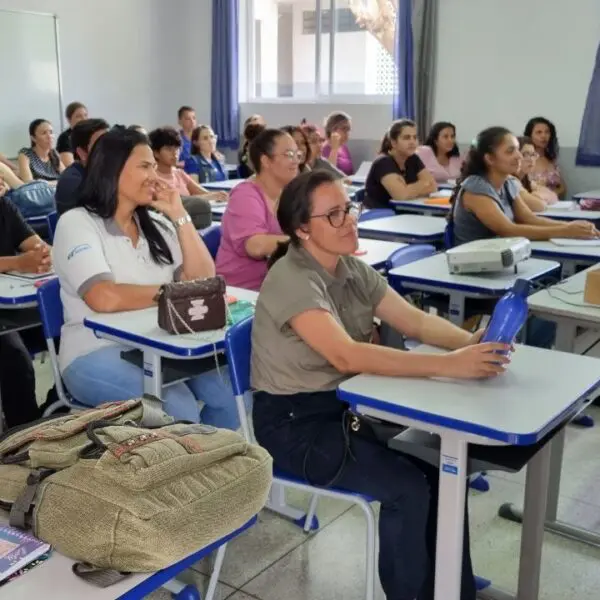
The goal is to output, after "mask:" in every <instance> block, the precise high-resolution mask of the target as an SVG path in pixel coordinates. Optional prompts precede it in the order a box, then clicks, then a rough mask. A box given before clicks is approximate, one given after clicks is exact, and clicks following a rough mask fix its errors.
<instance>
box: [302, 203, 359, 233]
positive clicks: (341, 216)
mask: <svg viewBox="0 0 600 600" xmlns="http://www.w3.org/2000/svg"><path fill="white" fill-rule="evenodd" d="M362 211H363V207H362V204H360V203H358V202H348V204H346V206H345V207H344V208H335V209H334V210H332V211H329V212H328V213H324V214H322V215H311V216H310V218H311V219H317V218H321V217H327V220H328V221H329V224H330V225H331V226H332V227H335V228H336V229H339V228H340V227H342V226H343V225H344V223H345V222H346V217H347V216H348V215H350V216H352V217H354V218H355V219H357V220H358V218H359V217H360V215H361V213H362Z"/></svg>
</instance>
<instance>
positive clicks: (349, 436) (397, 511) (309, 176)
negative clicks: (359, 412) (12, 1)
mask: <svg viewBox="0 0 600 600" xmlns="http://www.w3.org/2000/svg"><path fill="white" fill-rule="evenodd" d="M359 214H360V206H359V205H356V204H354V203H350V202H348V196H347V194H346V192H345V190H344V187H343V185H342V184H341V183H340V182H339V181H338V180H336V179H335V178H334V176H333V175H331V174H330V173H328V172H326V171H311V172H308V173H302V174H300V175H299V176H298V177H296V178H295V179H294V180H293V181H292V182H291V183H289V184H288V185H287V186H286V187H285V189H284V190H283V193H282V195H281V199H280V202H279V206H278V208H277V218H278V220H279V224H280V225H281V229H282V231H283V232H284V234H286V235H288V236H289V238H290V240H289V243H288V244H285V245H281V246H280V248H279V251H278V252H277V254H276V255H274V256H273V257H272V260H271V262H272V266H271V268H270V270H269V272H268V274H267V276H266V278H265V281H264V283H263V285H262V288H261V290H260V294H259V296H258V301H257V304H256V312H255V317H254V325H253V331H252V387H253V389H255V390H256V392H255V395H254V408H253V422H254V431H255V434H256V439H257V440H258V442H259V443H260V444H261V445H262V446H264V447H265V448H266V449H267V450H268V451H269V453H270V454H271V455H272V456H273V460H274V462H275V465H276V466H277V468H279V469H281V470H282V471H284V472H286V473H290V474H291V475H293V476H295V477H299V478H302V479H303V480H305V481H308V482H310V483H312V484H314V485H320V486H325V487H330V486H335V487H338V488H341V489H345V490H349V491H353V492H358V493H361V494H366V495H368V496H371V497H372V498H374V499H375V500H378V501H379V502H380V503H381V512H380V516H379V576H380V580H381V585H382V587H383V590H384V592H385V595H386V598H388V599H389V600H414V599H415V598H419V599H423V600H432V599H433V583H434V571H433V562H434V560H435V540H436V519H437V500H438V470H437V469H436V468H435V467H432V466H430V465H428V464H426V463H423V462H421V461H419V460H417V459H414V458H413V457H410V456H407V455H404V454H402V453H400V452H396V451H393V450H390V449H388V448H387V446H386V442H387V440H385V439H383V440H382V439H381V438H380V437H378V436H377V435H376V434H375V432H374V431H373V430H372V429H371V426H370V424H369V423H368V422H365V421H361V423H360V427H359V430H358V431H355V430H354V429H353V428H351V427H350V426H349V425H350V421H351V420H352V418H353V417H352V415H351V414H350V413H349V412H348V406H347V405H345V404H343V403H342V402H340V401H339V400H338V399H337V397H336V389H337V387H338V385H339V384H340V383H342V382H343V381H344V380H346V379H348V378H350V377H351V376H353V375H355V374H358V373H366V374H373V375H383V376H392V377H452V378H459V379H482V378H487V377H494V376H495V375H497V374H499V373H502V372H503V371H504V370H505V368H506V365H507V363H508V362H509V360H510V359H509V357H508V356H505V355H500V354H491V352H493V351H496V350H501V351H506V350H507V347H506V346H503V345H500V344H479V340H480V338H481V332H478V333H475V334H471V333H468V332H466V331H464V330H462V329H460V328H458V327H456V326H455V325H452V324H451V323H450V322H448V321H446V320H444V319H441V318H440V317H437V316H434V315H430V314H427V313H424V312H422V311H421V310H419V309H417V308H415V307H414V306H412V305H411V304H409V303H408V302H406V301H405V300H404V299H403V298H402V297H401V296H400V295H399V294H397V293H396V292H395V291H394V290H393V289H392V288H391V287H390V286H389V285H388V284H387V282H386V280H385V278H384V277H382V276H381V275H380V274H379V273H377V271H375V270H374V269H372V268H371V267H369V266H368V265H366V264H365V263H363V262H362V261H361V260H360V259H358V258H356V257H354V256H353V254H354V253H355V252H356V249H357V248H358V232H357V223H358V217H359ZM277 258H278V260H276V259H277ZM375 318H378V319H381V320H382V321H384V322H386V323H387V324H389V325H390V326H391V327H393V328H394V329H396V330H398V331H399V332H401V333H402V334H404V335H406V336H408V337H411V338H415V339H420V340H422V341H423V342H425V343H428V344H432V345H435V346H440V347H442V348H448V349H449V350H450V352H448V353H446V354H441V355H440V354H425V353H419V352H416V351H415V352H404V351H401V350H396V349H392V348H387V347H384V346H381V345H377V344H373V343H371V342H372V336H373V329H374V325H373V323H374V319H375ZM498 356H500V357H501V358H500V360H498ZM398 385H402V383H401V381H400V380H399V382H398ZM468 540H469V538H468V518H465V548H464V553H463V576H462V594H461V599H462V600H474V599H475V581H474V577H473V571H472V567H471V559H470V554H469V542H468Z"/></svg>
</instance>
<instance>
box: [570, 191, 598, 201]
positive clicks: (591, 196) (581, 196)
mask: <svg viewBox="0 0 600 600" xmlns="http://www.w3.org/2000/svg"><path fill="white" fill-rule="evenodd" d="M573 198H575V199H576V200H584V199H586V198H589V199H590V200H600V190H590V191H589V192H581V193H579V194H575V195H574V196H573Z"/></svg>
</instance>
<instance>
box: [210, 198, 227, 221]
mask: <svg viewBox="0 0 600 600" xmlns="http://www.w3.org/2000/svg"><path fill="white" fill-rule="evenodd" d="M226 208H227V202H211V203H210V211H211V213H212V219H213V221H221V220H222V219H223V214H224V213H225V209H226Z"/></svg>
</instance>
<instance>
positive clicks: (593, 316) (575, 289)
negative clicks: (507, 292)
mask: <svg viewBox="0 0 600 600" xmlns="http://www.w3.org/2000/svg"><path fill="white" fill-rule="evenodd" d="M597 268H598V266H597V265H595V266H593V267H590V268H589V269H586V270H585V271H581V272H579V273H577V274H576V275H573V276H572V277H569V278H568V279H566V280H565V281H561V282H560V283H558V284H556V285H553V286H552V287H551V288H550V291H548V290H542V291H540V292H536V293H535V294H532V295H531V296H529V298H528V299H527V303H528V304H529V310H532V311H533V312H535V313H540V314H542V313H543V314H545V315H550V316H555V317H568V318H572V319H575V320H577V321H586V322H588V323H590V324H593V325H600V306H595V305H593V304H586V303H585V302H584V301H583V290H584V287H585V277H586V274H587V273H588V271H593V270H594V269H597ZM565 372H566V371H565Z"/></svg>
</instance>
